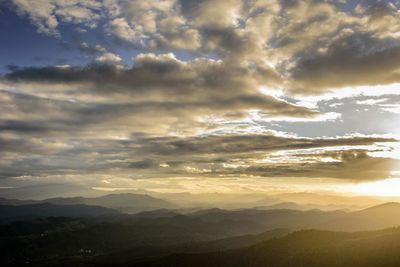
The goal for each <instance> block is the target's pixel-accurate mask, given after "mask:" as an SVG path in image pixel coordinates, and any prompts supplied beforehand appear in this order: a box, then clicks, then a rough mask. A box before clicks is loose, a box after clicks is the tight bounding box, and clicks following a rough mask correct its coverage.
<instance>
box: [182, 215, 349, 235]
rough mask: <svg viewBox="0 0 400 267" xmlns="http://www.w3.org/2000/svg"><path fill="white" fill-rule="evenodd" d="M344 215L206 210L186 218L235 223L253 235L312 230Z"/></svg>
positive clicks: (243, 231)
mask: <svg viewBox="0 0 400 267" xmlns="http://www.w3.org/2000/svg"><path fill="white" fill-rule="evenodd" d="M345 214H346V212H344V211H321V210H307V211H300V210H289V209H276V210H259V209H243V210H233V211H231V210H221V209H208V210H202V211H198V212H195V213H192V214H189V215H188V216H190V217H194V218H199V219H201V220H203V221H205V222H213V223H218V222H224V223H226V224H228V223H230V224H232V223H236V225H237V227H238V228H239V227H242V232H241V234H254V233H260V232H262V231H266V230H270V229H275V228H289V229H295V230H296V229H297V230H298V229H303V228H314V227H317V226H319V225H323V224H324V223H325V222H327V221H332V220H334V219H336V218H339V217H342V216H344V215H345Z"/></svg>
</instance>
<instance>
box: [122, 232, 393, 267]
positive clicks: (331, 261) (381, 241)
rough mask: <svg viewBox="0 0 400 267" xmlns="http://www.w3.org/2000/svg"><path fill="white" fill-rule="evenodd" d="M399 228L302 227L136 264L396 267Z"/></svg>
mask: <svg viewBox="0 0 400 267" xmlns="http://www.w3.org/2000/svg"><path fill="white" fill-rule="evenodd" d="M399 250H400V228H396V229H388V230H383V231H375V232H356V233H343V232H328V231H317V230H305V231H300V232H296V233H293V234H289V235H287V236H285V237H281V238H278V239H271V240H267V241H264V242H261V243H258V244H256V245H253V246H250V247H246V248H240V249H234V250H228V251H225V252H221V251H219V252H212V253H196V254H191V253H186V254H173V255H170V256H167V257H164V258H161V259H158V260H153V261H143V262H141V263H136V264H131V265H125V266H137V267H139V266H140V267H142V266H143V267H144V266H146V267H157V266H174V267H180V266H187V267H189V266H190V267H196V266H199V267H200V266H207V267H213V266H215V267H217V266H218V267H224V266H227V267H228V266H229V267H236V266H238V267H239V266H240V267H247V266H249V267H250V266H251V267H264V266H268V267H278V266H279V267H293V266H304V267H320V266H324V267H325V266H326V267H343V266H352V267H376V266H385V267H397V266H400V257H399Z"/></svg>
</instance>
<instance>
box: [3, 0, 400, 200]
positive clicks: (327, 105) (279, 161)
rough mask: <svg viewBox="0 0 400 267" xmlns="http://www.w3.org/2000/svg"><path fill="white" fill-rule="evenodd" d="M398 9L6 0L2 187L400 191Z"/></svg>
mask: <svg viewBox="0 0 400 267" xmlns="http://www.w3.org/2000/svg"><path fill="white" fill-rule="evenodd" d="M399 8H400V1H350V0H349V1H347V0H268V1H265V0H264V1H262V0H224V1H222V0H148V1H143V0H129V1H128V0H80V1H77V0H35V1H33V0H32V1H30V0H0V51H1V52H0V195H1V192H7V191H9V190H13V189H15V188H23V187H28V186H36V187H38V186H39V187H40V186H43V188H46V186H47V185H49V184H63V185H65V186H66V188H67V185H68V186H69V185H71V186H72V185H73V186H77V187H82V188H89V189H91V190H98V191H104V192H115V191H117V192H118V191H123V190H124V191H126V190H132V191H138V190H140V191H141V192H157V193H181V192H187V193H193V194H196V193H197V194H200V193H204V194H206V193H221V194H222V193H230V194H239V193H243V194H245V193H246V194H251V193H278V192H329V193H335V194H345V195H368V196H386V197H400V143H399V136H400V126H399V124H400V11H399ZM68 188H69V187H68Z"/></svg>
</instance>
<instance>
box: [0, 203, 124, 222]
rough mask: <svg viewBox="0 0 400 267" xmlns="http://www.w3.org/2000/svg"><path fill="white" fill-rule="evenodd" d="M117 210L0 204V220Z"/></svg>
mask: <svg viewBox="0 0 400 267" xmlns="http://www.w3.org/2000/svg"><path fill="white" fill-rule="evenodd" d="M116 214H119V212H118V211H115V210H112V209H108V208H103V207H98V206H87V205H55V204H51V203H40V204H31V205H18V206H8V205H0V222H10V221H16V220H27V219H33V218H41V217H94V216H103V215H116Z"/></svg>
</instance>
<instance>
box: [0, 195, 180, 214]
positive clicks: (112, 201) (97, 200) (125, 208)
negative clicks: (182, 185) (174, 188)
mask: <svg viewBox="0 0 400 267" xmlns="http://www.w3.org/2000/svg"><path fill="white" fill-rule="evenodd" d="M37 203H52V204H56V205H91V206H100V207H105V208H111V209H116V210H119V211H121V212H125V213H137V212H141V211H150V210H156V209H171V208H174V205H172V204H171V203H169V202H168V201H165V200H163V199H159V198H155V197H152V196H149V195H144V194H132V193H124V194H109V195H105V196H100V197H91V198H87V197H61V198H48V199H44V200H16V199H6V198H0V205H24V204H37Z"/></svg>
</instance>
